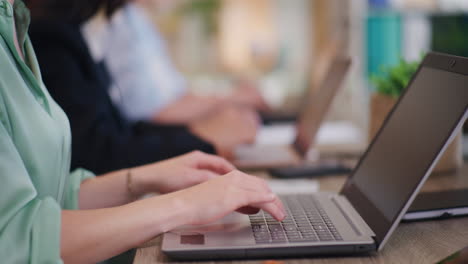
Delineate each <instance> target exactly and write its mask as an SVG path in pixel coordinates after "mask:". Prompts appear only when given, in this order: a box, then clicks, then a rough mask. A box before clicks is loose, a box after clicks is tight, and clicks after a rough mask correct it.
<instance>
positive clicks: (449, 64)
mask: <svg viewBox="0 0 468 264" xmlns="http://www.w3.org/2000/svg"><path fill="white" fill-rule="evenodd" d="M423 68H434V69H438V70H443V71H447V72H452V73H456V74H462V75H468V59H467V58H462V57H457V56H451V55H447V54H441V53H434V52H432V53H429V54H428V55H427V56H426V57H425V59H424V60H423V62H422V63H421V65H420V66H419V68H418V70H417V72H416V73H415V74H414V75H413V77H412V79H411V81H410V82H409V84H408V86H407V87H410V86H411V85H412V84H413V82H414V80H415V79H416V76H418V75H419V73H420V71H421V70H422V69H423ZM407 92H408V89H405V91H404V92H403V94H402V95H401V96H400V98H399V99H398V101H397V103H396V104H395V106H394V108H393V109H392V110H391V111H390V113H389V114H388V115H387V117H386V118H385V121H384V123H383V125H382V126H381V128H380V129H379V131H378V133H377V134H376V136H375V137H374V138H373V140H372V142H371V144H370V145H369V147H368V148H367V150H366V151H365V153H364V154H363V156H362V158H361V159H360V161H359V162H358V164H357V166H356V167H355V169H354V170H353V172H352V174H351V176H350V177H349V178H348V180H347V182H346V183H345V185H344V187H343V189H342V190H341V192H340V194H341V195H344V196H345V197H346V198H347V199H348V200H349V201H350V202H351V203H352V205H353V206H354V207H355V209H356V210H357V211H358V212H359V214H360V215H361V217H362V218H363V219H364V220H366V219H367V220H369V219H372V220H373V221H372V222H374V223H384V224H379V225H375V224H372V223H369V221H366V222H367V224H368V225H369V226H370V227H371V228H372V230H373V231H374V232H375V233H376V237H375V238H374V239H375V240H376V244H377V248H378V250H380V249H382V248H383V246H384V245H385V243H386V242H387V240H388V238H389V237H390V236H391V234H392V233H393V231H394V230H395V228H396V227H397V226H398V223H399V222H400V220H401V219H402V217H403V216H404V214H405V212H406V211H407V210H408V208H409V206H410V205H411V203H412V202H413V200H414V199H415V197H416V195H417V193H418V192H419V190H420V189H421V187H422V185H423V184H424V182H425V181H426V180H427V178H428V177H429V175H430V174H431V172H432V170H433V168H434V167H435V165H436V164H437V161H438V160H439V159H440V157H441V156H442V154H443V153H444V151H445V149H446V148H447V147H448V145H449V144H450V142H451V141H452V140H453V139H454V138H455V136H456V133H457V131H458V130H459V129H461V127H462V125H463V120H466V119H467V117H468V111H467V110H466V109H465V113H463V114H462V115H461V116H460V117H459V120H460V121H459V122H458V123H457V124H456V125H455V126H454V127H453V129H452V133H450V134H449V135H447V138H446V140H445V144H444V145H443V146H441V148H440V150H439V152H438V154H437V155H435V157H434V159H433V161H432V162H431V164H430V166H429V167H428V168H427V169H426V173H425V175H424V176H423V177H422V179H421V181H420V182H419V184H418V185H417V186H416V188H415V189H414V190H413V192H412V193H411V195H410V197H408V199H407V202H406V203H405V205H404V206H403V207H402V208H401V210H400V211H399V213H398V214H397V216H396V217H395V219H393V221H388V220H387V219H386V218H385V217H384V216H383V214H382V213H381V212H380V211H379V210H378V209H377V208H376V207H375V206H374V205H373V204H372V202H371V201H369V200H368V199H367V198H366V196H365V195H363V194H362V193H361V191H360V190H359V188H357V187H356V186H355V185H354V184H353V176H354V175H355V174H356V173H357V172H358V171H359V168H360V166H361V164H362V163H363V161H364V160H365V159H366V157H367V155H368V153H369V151H370V149H372V147H373V145H374V144H375V142H376V141H377V139H378V138H379V136H380V134H381V132H382V131H383V130H384V129H385V127H386V125H387V122H388V121H389V119H390V118H391V116H392V115H393V113H394V112H395V110H396V109H397V108H398V106H399V104H400V103H401V101H402V100H403V99H404V98H405V95H406V93H407Z"/></svg>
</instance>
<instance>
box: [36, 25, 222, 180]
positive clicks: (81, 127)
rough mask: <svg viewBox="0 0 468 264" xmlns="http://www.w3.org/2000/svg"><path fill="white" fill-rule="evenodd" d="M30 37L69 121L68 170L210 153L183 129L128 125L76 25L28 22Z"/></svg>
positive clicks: (208, 147) (99, 168) (97, 169)
mask: <svg viewBox="0 0 468 264" xmlns="http://www.w3.org/2000/svg"><path fill="white" fill-rule="evenodd" d="M30 37H31V40H32V42H33V45H34V48H35V51H36V53H37V58H38V60H39V64H40V66H41V71H42V77H43V80H44V83H45V84H46V86H47V88H48V90H49V92H50V94H51V95H52V97H53V98H54V99H55V100H56V101H57V102H58V104H59V105H60V106H61V107H62V108H63V110H64V111H65V113H66V114H67V115H68V118H69V119H70V125H71V130H72V165H71V166H72V169H74V168H77V167H82V168H86V169H89V170H92V171H94V172H95V173H98V174H100V173H105V172H109V171H113V170H117V169H122V168H128V167H133V166H138V165H143V164H147V163H151V162H154V161H159V160H163V159H167V158H171V157H174V156H177V155H180V154H184V153H187V152H189V151H192V150H201V151H205V152H208V153H213V152H214V148H213V146H211V145H210V144H208V143H206V142H204V141H202V140H201V139H199V138H197V137H196V136H194V135H193V134H191V133H190V132H189V131H188V130H187V129H186V128H185V127H182V126H159V125H155V124H150V123H143V122H141V123H138V124H132V123H129V121H127V120H126V119H125V118H124V117H123V116H122V115H121V114H120V113H119V111H118V110H117V108H116V107H115V106H114V105H113V104H112V101H111V98H110V97H109V94H108V92H107V89H108V88H109V86H110V85H111V82H112V81H111V79H110V77H109V76H110V75H109V74H108V73H107V71H106V69H105V68H104V67H103V65H100V64H99V65H98V64H96V63H95V62H94V61H93V59H92V57H91V55H90V52H89V50H88V47H87V45H86V43H85V40H84V39H83V37H82V35H81V31H80V27H79V25H74V24H66V23H57V22H51V21H34V22H33V23H32V25H31V28H30Z"/></svg>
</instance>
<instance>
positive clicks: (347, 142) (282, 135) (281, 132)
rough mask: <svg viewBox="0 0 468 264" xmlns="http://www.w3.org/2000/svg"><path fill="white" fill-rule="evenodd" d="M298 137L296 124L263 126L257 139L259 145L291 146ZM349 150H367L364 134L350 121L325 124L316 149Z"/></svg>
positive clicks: (319, 134) (318, 137) (317, 139)
mask: <svg viewBox="0 0 468 264" xmlns="http://www.w3.org/2000/svg"><path fill="white" fill-rule="evenodd" d="M295 137H296V127H295V124H294V123H282V124H275V125H268V126H263V127H262V128H261V129H260V131H259V133H258V135H257V138H256V142H255V144H258V145H290V144H292V143H293V141H294V138H295ZM341 146H342V147H343V148H344V149H346V150H348V149H350V146H353V149H356V150H359V149H361V148H365V146H366V139H365V136H364V133H363V132H362V131H361V130H360V129H358V128H357V127H356V126H354V125H353V124H352V123H351V122H348V121H335V122H326V123H324V124H323V125H322V126H321V127H320V129H319V131H318V134H317V138H316V144H315V147H316V148H317V149H318V150H319V151H320V150H327V149H337V150H340V147H341Z"/></svg>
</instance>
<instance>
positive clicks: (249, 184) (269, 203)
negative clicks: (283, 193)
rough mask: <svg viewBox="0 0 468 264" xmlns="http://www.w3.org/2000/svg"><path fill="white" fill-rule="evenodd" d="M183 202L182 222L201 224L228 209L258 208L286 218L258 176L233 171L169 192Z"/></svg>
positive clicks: (206, 222)
mask: <svg viewBox="0 0 468 264" xmlns="http://www.w3.org/2000/svg"><path fill="white" fill-rule="evenodd" d="M167 198H169V199H176V200H178V201H179V202H178V204H181V205H183V208H182V209H181V210H182V211H183V212H184V213H183V214H184V217H183V219H184V222H183V223H182V224H183V225H204V224H209V223H212V222H214V221H216V220H219V219H221V218H223V217H224V216H226V215H228V214H229V213H231V212H234V211H238V212H241V213H256V212H258V211H259V210H260V209H262V210H264V211H266V212H268V213H269V214H271V215H272V216H273V217H274V218H275V219H277V220H278V221H282V220H283V219H284V217H285V210H284V207H283V204H282V203H281V201H280V200H279V198H278V197H277V196H276V195H275V194H274V193H273V192H272V191H271V190H270V188H269V187H268V185H267V183H266V182H265V181H264V180H262V179H260V178H257V177H254V176H250V175H247V174H244V173H242V172H239V171H233V172H230V173H229V174H226V175H224V176H221V177H216V178H214V179H211V180H209V181H207V182H205V183H202V184H200V185H197V186H194V187H192V188H189V189H185V190H182V191H179V192H176V193H172V194H169V195H168V197H167Z"/></svg>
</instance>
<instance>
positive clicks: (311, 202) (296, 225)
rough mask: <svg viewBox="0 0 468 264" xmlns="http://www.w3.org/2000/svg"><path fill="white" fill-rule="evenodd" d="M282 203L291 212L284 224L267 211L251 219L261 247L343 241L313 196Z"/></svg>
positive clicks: (256, 238)
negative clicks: (266, 245)
mask: <svg viewBox="0 0 468 264" xmlns="http://www.w3.org/2000/svg"><path fill="white" fill-rule="evenodd" d="M281 200H282V201H283V203H284V206H285V209H286V212H287V213H286V214H287V216H286V218H285V219H284V220H283V221H282V222H278V221H276V220H275V219H274V218H273V217H272V216H270V215H269V214H268V213H264V212H263V211H261V212H259V213H258V214H255V215H251V216H250V223H251V226H252V231H253V234H254V237H255V241H256V243H257V244H270V243H288V242H291V243H299V242H318V241H340V240H343V238H342V237H341V235H340V234H339V233H338V230H337V229H336V228H335V226H334V225H333V223H332V221H331V220H330V218H329V217H328V216H327V214H326V212H325V210H324V209H323V208H322V206H321V205H320V204H319V202H318V200H317V199H315V198H314V197H313V196H312V195H290V196H282V197H281Z"/></svg>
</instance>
